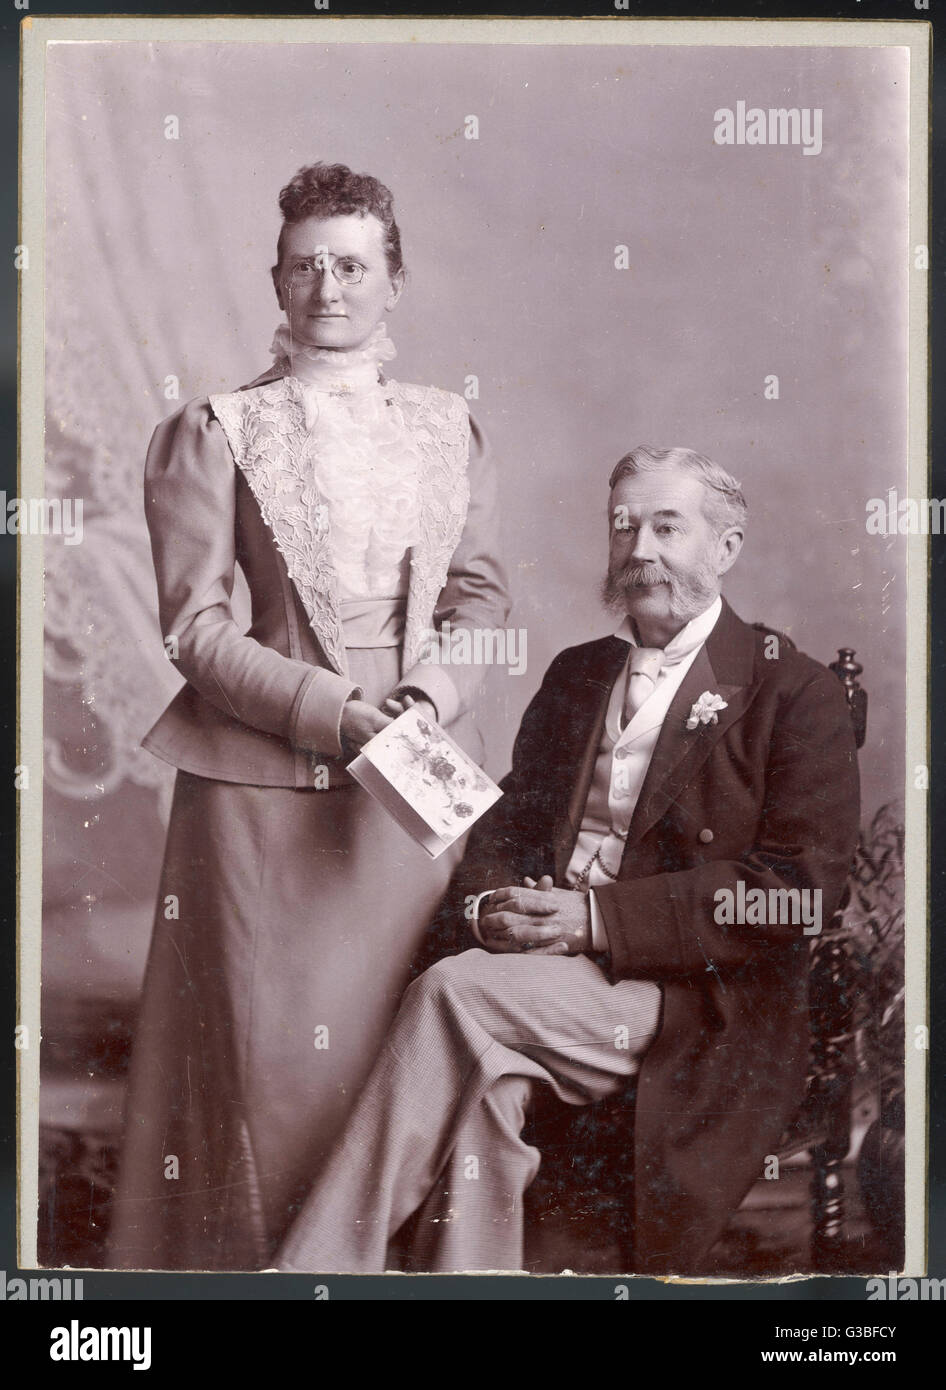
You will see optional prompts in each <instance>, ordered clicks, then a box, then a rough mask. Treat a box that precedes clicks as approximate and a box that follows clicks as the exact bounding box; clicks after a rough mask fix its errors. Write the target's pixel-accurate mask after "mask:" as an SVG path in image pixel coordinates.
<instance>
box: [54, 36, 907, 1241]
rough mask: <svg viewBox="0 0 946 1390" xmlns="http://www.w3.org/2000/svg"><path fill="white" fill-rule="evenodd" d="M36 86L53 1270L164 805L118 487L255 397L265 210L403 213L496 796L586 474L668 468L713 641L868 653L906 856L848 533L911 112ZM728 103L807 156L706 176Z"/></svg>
mask: <svg viewBox="0 0 946 1390" xmlns="http://www.w3.org/2000/svg"><path fill="white" fill-rule="evenodd" d="M47 82H48V109H47V125H46V188H47V221H46V258H47V276H48V281H47V301H46V309H47V320H46V334H47V381H46V390H47V427H46V430H47V432H46V441H47V462H46V468H47V474H46V491H47V495H58V496H62V497H78V498H81V499H82V500H83V504H84V527H83V538H82V542H81V544H77V545H71V546H70V545H65V544H63V541H62V539H61V538H58V537H50V538H49V539H48V541H47V546H46V569H47V578H46V635H47V657H46V674H47V682H46V694H45V701H46V703H45V738H46V768H45V868H44V887H45V915H44V929H43V930H44V937H43V947H44V986H43V1000H44V1054H43V1064H44V1080H43V1085H42V1091H41V1118H42V1126H43V1142H42V1146H41V1150H42V1164H43V1172H42V1174H41V1211H40V1223H41V1231H40V1250H41V1252H43V1253H44V1254H45V1256H46V1257H47V1258H48V1259H49V1261H50V1262H53V1263H61V1262H66V1263H73V1264H75V1263H83V1262H88V1263H94V1262H95V1258H96V1252H97V1250H98V1249H100V1244H99V1242H100V1237H101V1235H102V1233H103V1231H104V1226H105V1223H106V1222H107V1215H108V1192H109V1187H110V1182H111V1173H112V1167H113V1163H114V1145H115V1139H116V1136H117V1133H118V1130H119V1127H120V1120H121V1099H122V1078H123V1076H124V1067H125V1061H126V1057H127V1050H128V1040H129V1037H130V1035H131V1032H132V1030H133V1026H134V1010H135V1003H136V998H137V992H138V990H139V987H140V983H141V974H142V970H143V967H144V960H145V953H146V950H147V944H148V939H149V935H150V930H151V922H152V914H153V911H154V895H155V892H156V888H157V882H158V875H159V871H160V864H161V855H162V849H163V837H164V829H165V824H166V816H167V811H168V799H169V792H170V787H171V784H172V780H173V769H172V768H170V767H169V766H166V765H165V764H163V763H161V762H159V761H157V760H156V759H155V758H153V757H152V756H151V755H149V754H148V753H145V752H143V751H142V750H141V749H140V748H139V747H138V744H139V741H140V739H141V737H142V736H143V734H144V733H145V732H146V730H147V729H148V728H149V727H150V725H151V724H152V723H153V722H154V720H155V719H156V718H157V716H158V715H159V713H160V712H161V710H162V709H163V708H164V707H165V705H166V704H167V702H168V701H169V700H170V698H171V697H172V696H173V694H174V693H175V691H176V690H177V688H178V686H179V684H180V678H179V676H177V674H176V673H175V671H174V668H173V664H172V663H171V662H169V661H168V660H167V659H166V658H165V654H164V648H163V645H162V640H161V634H160V632H159V628H158V623H157V611H156V591H155V584H154V578H153V573H152V569H151V558H150V550H149V543H148V537H147V532H146V529H145V523H144V514H143V505H142V477H143V467H144V458H145V451H146V448H147V444H148V441H149V438H150V436H151V432H152V430H153V428H154V426H155V425H156V423H157V422H158V420H160V419H161V418H162V417H164V416H165V415H168V414H170V413H172V412H173V411H175V410H176V409H178V407H179V405H180V404H182V403H183V402H185V401H186V400H188V399H190V398H192V397H194V396H199V395H206V394H208V393H209V392H213V391H228V390H233V389H235V388H236V387H238V386H239V385H241V384H243V383H245V382H247V381H249V380H251V379H252V378H253V377H255V376H256V375H258V374H259V373H260V372H261V371H263V370H264V369H265V368H266V367H267V366H268V365H269V363H270V361H271V354H270V352H269V346H270V342H271V340H272V337H273V332H274V329H275V328H276V326H277V323H278V322H280V320H281V317H282V316H281V314H280V312H279V310H278V308H277V305H276V302H275V298H274V295H273V290H272V285H271V282H270V276H269V268H270V266H271V265H272V264H273V261H274V259H275V241H276V235H277V232H278V228H279V214H278V208H277V196H278V193H279V190H280V188H281V187H282V186H283V185H284V184H285V183H286V182H288V180H289V178H290V177H291V176H292V174H293V173H294V172H295V171H296V170H297V169H298V168H299V167H300V166H301V165H303V164H307V163H310V162H312V161H313V160H317V159H321V160H326V161H330V162H334V161H340V162H343V163H346V164H349V165H350V166H351V167H352V168H353V169H355V170H358V171H366V172H370V173H373V174H375V175H376V176H378V177H379V178H380V179H382V180H383V182H385V183H386V184H387V185H388V186H389V187H390V189H391V190H392V192H393V194H394V198H395V208H396V214H397V217H398V221H399V224H400V227H401V232H402V236H403V242H404V252H405V259H406V264H407V266H408V273H409V280H408V286H407V289H406V291H405V294H404V296H403V297H402V299H401V302H400V304H399V306H398V308H397V310H396V311H395V312H394V314H392V315H391V316H390V318H389V320H388V328H389V332H390V335H391V337H392V339H393V341H394V343H395V345H396V347H397V349H398V355H397V358H396V359H395V360H394V361H393V362H391V363H389V364H388V365H387V368H386V370H387V371H388V374H389V375H391V376H393V377H395V378H397V379H399V380H403V381H416V382H423V383H430V384H435V385H438V386H441V387H444V388H447V389H450V390H453V391H457V392H459V393H460V394H465V395H466V396H467V398H468V399H469V403H470V408H471V411H472V412H473V414H474V415H475V417H476V419H477V420H478V422H479V423H480V425H481V426H482V428H483V430H484V431H485V433H486V436H487V438H488V440H489V443H490V445H491V448H492V450H493V452H494V454H495V456H496V458H497V459H498V461H499V466H500V478H501V488H502V502H503V506H502V513H503V516H504V520H505V534H504V536H503V538H502V544H503V553H504V557H505V560H506V563H507V567H508V571H509V576H510V582H511V587H512V592H513V598H514V604H515V606H514V608H513V611H512V614H511V616H510V619H509V622H510V626H511V627H512V628H513V629H515V631H516V633H517V643H518V649H517V658H516V663H515V665H516V670H515V672H510V671H509V670H508V669H507V668H506V667H497V668H496V669H495V670H494V671H492V672H491V673H490V678H489V682H488V686H487V690H486V693H485V695H484V696H483V698H482V700H481V702H480V706H479V710H478V718H479V722H480V725H481V728H482V730H483V733H484V737H485V739H486V744H487V750H488V759H487V770H488V771H489V772H490V773H491V774H492V775H493V776H494V777H499V776H501V775H502V774H503V773H504V772H505V771H506V768H507V766H508V757H509V751H510V748H511V744H512V739H513V736H514V734H515V731H516V728H517V725H518V721H519V718H520V716H521V714H522V711H523V709H524V708H525V706H526V704H527V702H528V700H529V699H530V698H531V696H532V695H533V694H534V693H535V691H536V689H537V688H538V685H539V683H540V681H541V678H542V675H543V673H544V671H545V668H546V667H547V665H548V663H549V661H550V660H551V658H552V656H553V655H554V654H555V652H557V651H558V650H560V649H561V648H562V647H564V646H567V645H570V644H572V643H575V642H578V641H584V640H586V639H588V638H590V637H593V636H599V635H601V634H603V633H605V632H607V631H609V630H612V629H613V627H614V625H615V624H614V622H613V621H612V619H611V618H610V617H609V616H608V615H607V614H606V613H605V612H604V610H603V609H602V608H601V606H600V603H599V601H598V598H597V588H598V584H599V581H600V579H601V577H602V574H603V570H604V566H605V559H606V542H607V532H606V521H605V503H606V480H607V477H608V473H609V471H610V469H611V467H612V465H613V463H614V462H615V461H616V460H617V458H618V457H619V456H620V455H621V454H623V453H624V452H626V451H627V450H628V449H630V448H631V447H633V446H634V445H636V444H639V443H648V444H652V445H654V446H657V447H666V446H670V445H686V446H689V447H692V448H694V449H696V450H698V451H700V452H702V453H705V454H708V455H709V456H710V457H712V458H714V459H716V460H717V461H718V462H720V463H721V464H722V465H723V466H724V467H726V468H727V469H729V470H730V471H731V472H733V473H734V474H735V475H736V477H737V478H739V479H740V480H741V481H742V482H743V484H744V488H745V491H746V494H747V497H748V501H749V508H750V525H749V531H748V536H747V543H746V546H745V549H744V551H743V554H742V556H741V558H740V560H739V561H738V563H737V565H736V567H735V569H734V570H733V572H732V574H731V575H730V576H729V577H728V579H727V582H726V584H725V586H724V592H725V593H726V595H727V597H728V598H729V600H730V602H731V603H732V605H733V607H734V608H735V610H736V612H737V613H739V615H740V616H741V617H743V618H745V619H746V620H748V621H756V620H765V621H766V622H767V623H769V624H771V625H773V626H775V627H776V628H778V629H780V630H782V631H783V632H785V633H787V634H789V635H790V636H791V638H792V640H793V641H794V642H795V643H796V644H797V645H798V646H799V647H801V648H802V649H803V650H805V651H807V652H808V653H809V654H810V655H812V656H814V657H816V658H817V659H818V660H820V661H822V662H824V663H828V662H830V661H832V660H834V659H835V658H836V656H837V651H838V648H839V647H851V648H854V649H855V651H856V654H857V660H858V661H859V662H860V663H862V665H863V667H864V674H863V677H862V681H863V684H864V686H865V688H866V689H867V691H868V693H869V697H870V717H869V724H868V735H867V742H866V745H865V747H864V749H863V751H862V754H861V776H862V784H863V820H864V824H865V827H869V826H870V824H871V822H872V820H873V818H874V817H875V815H876V814H877V812H878V811H879V810H880V809H881V808H887V811H886V813H885V814H886V815H887V817H888V822H889V823H891V824H894V825H895V824H896V823H897V821H898V815H899V816H900V817H902V807H900V809H899V811H898V806H899V805H900V802H901V799H902V795H903V785H904V775H905V768H904V747H903V721H904V660H905V655H904V618H905V603H906V593H905V568H904V559H905V553H904V545H905V542H904V541H903V540H902V539H900V538H897V537H884V536H873V535H870V534H868V532H867V530H866V526H865V515H866V507H867V503H868V500H869V499H870V498H872V497H879V496H885V495H886V493H887V490H888V489H890V488H896V489H899V491H900V493H901V494H905V493H906V490H907V488H906V456H907V433H906V351H907V341H906V285H907V274H908V266H909V260H908V255H907V249H908V248H907V220H906V213H907V203H906V196H907V188H906V174H907V157H906V152H907V98H908V90H907V55H906V51H905V50H901V49H895V48H892V49H863V50H853V49H821V50H815V49H803V48H797V49H794V48H785V49H780V50H777V49H773V50H762V49H748V48H746V49H739V48H704V49H697V48H684V47H673V48H671V47H649V48H632V47H620V48H611V47H606V46H601V47H595V46H592V47H582V48H569V47H564V46H563V47H554V48H553V47H533V46H525V45H523V46H492V45H485V44H484V45H474V46H464V47H462V48H450V47H448V46H443V45H424V44H415V45H407V44H406V45H396V46H389V45H374V44H363V45H346V46H344V47H342V46H332V45H322V44H314V43H313V44H282V45H281V44H276V43H256V44H248V43H231V44H222V43H221V44H208V43H175V42H167V43H154V44H148V43H137V42H124V43H98V42H93V43H76V44H73V43H59V44H56V45H54V46H52V48H51V49H50V51H49V57H48V64H47ZM739 103H745V104H746V106H747V107H753V106H759V107H763V108H769V107H798V108H806V109H809V110H814V109H817V110H818V111H820V112H821V113H822V116H821V141H820V144H821V148H820V149H819V150H818V151H817V152H814V151H812V152H811V153H807V154H806V153H805V151H804V148H803V146H802V145H800V144H796V145H790V144H789V145H762V146H752V145H747V144H731V145H721V144H719V143H717V142H716V141H715V140H714V131H715V130H716V129H717V124H718V123H717V120H716V119H715V113H717V112H718V111H720V110H722V109H726V110H731V111H733V112H734V113H736V112H737V108H738V105H739ZM521 634H524V639H523V636H522V635H521ZM523 640H524V641H525V647H523V646H522V642H523ZM523 656H524V657H525V660H524V661H523ZM891 817H892V820H891ZM90 1194H91V1196H90ZM77 1209H81V1210H78V1214H77ZM90 1212H91V1213H92V1216H91V1218H90ZM80 1257H81V1258H80Z"/></svg>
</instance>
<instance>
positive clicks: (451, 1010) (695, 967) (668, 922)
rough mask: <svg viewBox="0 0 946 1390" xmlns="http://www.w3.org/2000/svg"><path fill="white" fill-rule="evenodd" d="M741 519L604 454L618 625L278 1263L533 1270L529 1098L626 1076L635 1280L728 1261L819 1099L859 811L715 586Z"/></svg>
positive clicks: (540, 747)
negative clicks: (526, 1265)
mask: <svg viewBox="0 0 946 1390" xmlns="http://www.w3.org/2000/svg"><path fill="white" fill-rule="evenodd" d="M745 518H746V506H745V501H744V498H743V495H742V492H741V489H740V487H739V485H738V484H737V483H736V482H735V481H734V479H733V478H731V477H730V475H729V474H728V473H726V472H725V471H724V470H723V469H722V468H720V467H719V466H718V465H716V464H714V463H712V462H711V461H710V460H708V459H706V458H704V457H702V456H701V455H699V454H695V453H693V452H692V451H690V450H686V449H668V450H659V451H658V450H651V449H648V448H638V449H635V450H634V451H633V452H631V453H630V454H628V455H627V456H626V457H625V458H623V459H622V460H621V461H620V462H619V463H618V465H617V467H616V468H615V469H614V471H613V473H612V475H611V479H610V502H609V528H610V529H609V536H610V539H609V564H608V574H607V579H606V581H605V584H604V587H603V597H604V599H605V601H606V603H607V604H608V606H609V607H612V608H615V609H619V610H620V611H621V612H622V614H623V618H622V621H621V624H620V626H619V628H618V630H617V632H616V633H615V634H614V635H613V636H611V637H605V638H601V639H598V640H596V641H592V642H588V643H585V644H584V645H581V646H577V647H571V648H569V649H568V650H566V651H564V652H562V653H560V654H559V656H557V657H556V658H555V660H554V661H553V662H552V665H551V666H550V667H549V670H548V672H547V674H546V676H545V679H544V681H543V683H542V686H541V689H540V690H539V692H538V694H537V695H536V696H535V698H534V699H533V701H532V703H531V704H530V705H529V708H528V709H527V710H526V713H525V715H524V717H523V720H522V725H521V727H520V730H519V734H518V737H517V739H516V744H515V749H514V752H513V766H512V771H511V772H510V773H509V775H508V776H507V777H506V779H505V781H504V782H503V784H502V785H503V790H504V792H505V795H504V797H503V799H502V800H501V801H500V802H499V803H497V805H496V806H495V807H494V808H493V809H492V810H491V811H490V812H489V813H488V814H487V815H486V816H485V817H484V818H483V820H482V821H481V822H480V823H479V825H478V826H477V827H476V828H475V829H474V831H473V832H472V834H471V837H470V844H469V846H468V851H467V854H466V857H465V859H464V861H463V864H462V865H461V867H460V869H459V871H458V875H457V878H456V880H455V882H454V885H453V890H452V895H451V898H450V901H451V903H453V904H455V905H456V907H455V913H456V915H457V916H458V917H459V918H460V920H461V921H462V920H463V919H464V917H465V918H466V919H467V921H468V924H469V929H470V930H471V931H472V933H473V937H475V940H476V941H477V942H478V943H479V946H478V947H474V949H470V950H464V951H463V952H462V953H460V954H455V955H452V956H449V957H447V958H445V959H442V960H439V961H438V962H437V963H435V964H434V965H433V966H432V967H431V968H430V969H428V970H426V971H425V972H424V973H423V974H422V975H420V977H419V978H418V979H417V980H415V982H414V983H413V984H412V985H411V987H410V988H409V990H408V991H407V994H406V995H405V998H404V1000H403V1003H402V1005H401V1009H400V1012H399V1014H398V1017H397V1019H396V1021H395V1024H394V1026H393V1029H392V1031H391V1033H390V1035H389V1040H388V1043H387V1046H386V1048H385V1050H384V1052H383V1053H382V1055H381V1057H380V1059H379V1061H378V1063H377V1065H376V1067H375V1069H374V1071H373V1073H372V1075H371V1077H370V1079H369V1081H368V1083H367V1085H366V1087H365V1090H364V1092H363V1094H362V1096H361V1098H360V1100H359V1103H358V1104H357V1106H356V1107H355V1110H354V1113H353V1116H352V1119H351V1122H350V1124H349V1126H348V1128H347V1131H346V1133H345V1134H344V1136H343V1138H342V1140H341V1142H340V1144H339V1146H338V1147H337V1149H336V1150H335V1152H334V1155H333V1156H332V1158H331V1160H330V1161H329V1163H328V1164H327V1166H326V1168H325V1169H324V1171H323V1172H322V1173H321V1174H320V1175H319V1177H318V1180H317V1182H316V1184H315V1186H314V1188H313V1190H312V1192H311V1194H310V1196H309V1197H308V1199H307V1201H306V1204H305V1206H304V1207H303V1209H302V1211H301V1213H300V1215H299V1217H298V1219H297V1221H296V1223H295V1224H294V1226H293V1228H292V1229H291V1231H290V1233H289V1236H288V1238H287V1240H286V1242H285V1243H284V1245H283V1247H282V1249H281V1250H280V1252H279V1254H278V1256H277V1260H276V1264H277V1266H278V1267H279V1268H280V1269H297V1270H317V1271H325V1272H329V1271H334V1272H340V1271H349V1272H369V1271H380V1270H383V1269H385V1268H388V1267H390V1263H389V1255H388V1246H389V1242H390V1241H391V1240H392V1239H393V1237H394V1236H395V1234H396V1233H397V1232H398V1230H399V1228H401V1227H402V1226H403V1225H404V1223H405V1222H407V1221H408V1218H413V1219H412V1220H411V1221H410V1224H409V1227H407V1228H406V1229H407V1230H409V1232H410V1244H409V1249H408V1254H407V1258H408V1268H411V1269H420V1270H423V1269H426V1270H429V1271H446V1270H482V1269H519V1268H521V1267H522V1241H523V1223H522V1198H523V1193H524V1191H525V1189H526V1187H527V1186H528V1184H529V1183H530V1182H531V1181H532V1179H533V1178H534V1176H535V1174H536V1172H537V1170H538V1167H539V1163H540V1155H539V1153H538V1152H537V1151H536V1150H535V1149H534V1148H532V1147H530V1146H529V1145H528V1144H526V1143H525V1142H524V1141H523V1138H522V1136H521V1130H522V1128H523V1124H524V1119H525V1112H526V1108H527V1106H528V1104H529V1100H530V1097H531V1095H532V1092H533V1088H534V1087H535V1086H536V1085H537V1084H538V1083H542V1084H544V1085H545V1086H547V1087H550V1088H551V1089H552V1090H553V1091H554V1092H555V1093H556V1094H557V1095H558V1096H559V1097H560V1098H561V1099H562V1100H563V1101H565V1102H567V1103H569V1104H571V1105H584V1104H588V1103H590V1102H592V1101H594V1100H597V1099H600V1098H603V1097H605V1096H608V1095H612V1094H615V1093H617V1092H618V1091H620V1090H622V1089H623V1088H624V1087H626V1085H627V1082H628V1079H629V1078H630V1077H632V1076H635V1075H636V1077H637V1087H636V1100H635V1109H634V1149H633V1151H634V1206H635V1210H634V1268H635V1270H637V1271H639V1272H646V1273H654V1274H668V1273H673V1272H676V1273H681V1274H693V1273H705V1272H709V1271H711V1269H712V1262H711V1260H710V1258H709V1251H710V1249H711V1247H712V1245H713V1244H714V1242H715V1241H716V1239H717V1237H718V1236H719V1235H720V1234H721V1232H722V1230H723V1228H724V1226H725V1223H726V1220H727V1218H728V1216H729V1215H730V1213H731V1212H732V1211H734V1210H735V1209H736V1207H738V1205H739V1203H740V1201H741V1199H742V1197H743V1196H744V1194H745V1192H746V1191H747V1189H748V1188H749V1186H750V1185H751V1183H752V1182H753V1180H754V1179H755V1178H756V1177H757V1176H758V1175H759V1174H760V1172H761V1170H762V1166H763V1163H764V1160H765V1157H766V1155H767V1154H768V1153H770V1152H771V1150H772V1148H773V1146H774V1145H775V1144H776V1143H777V1141H778V1138H779V1135H780V1133H781V1131H782V1130H783V1128H784V1126H785V1125H786V1123H788V1122H789V1121H790V1120H791V1118H792V1116H793V1114H794V1112H795V1111H796V1109H797V1107H798V1106H799V1104H800V1101H801V1098H802V1094H803V1089H804V1080H805V1074H806V1062H807V1038H808V1021H807V968H808V949H807V945H808V943H807V940H806V936H807V935H809V934H811V932H812V930H816V929H817V927H815V928H812V927H811V926H810V925H809V926H805V925H803V924H802V923H803V921H804V922H808V923H810V922H813V921H815V914H814V912H812V911H810V910H809V912H808V914H807V916H805V917H802V916H801V915H800V913H799V910H798V905H799V902H800V901H801V900H802V899H804V901H805V903H806V904H808V906H809V909H810V907H811V905H812V904H814V903H817V904H818V916H817V921H818V922H820V921H821V920H822V919H824V920H827V919H828V917H829V915H830V913H831V912H832V911H833V909H834V907H835V905H836V903H837V901H838V898H839V896H840V893H841V890H842V886H843V883H844V879H845V875H846V873H847V869H848V865H849V863H850V858H851V854H852V852H853V849H854V845H855V841H856V837H857V826H858V780H857V767H856V759H855V748H854V739H853V734H852V729H851V721H850V718H849V715H848V710H847V706H846V703H845V700H844V697H843V692H842V689H841V685H840V682H839V681H838V680H837V679H836V678H835V676H834V675H832V674H831V672H829V671H827V670H826V669H825V668H824V667H823V666H821V665H819V664H818V663H817V662H815V661H813V660H811V659H810V658H809V657H807V656H803V655H801V654H800V653H799V652H797V651H795V650H794V649H793V648H792V647H791V646H790V644H788V643H787V642H786V641H785V640H784V639H783V640H780V639H779V637H778V635H777V634H774V633H770V632H766V631H764V630H757V629H755V628H753V627H750V626H748V625H747V624H746V623H744V622H742V621H741V620H740V619H739V618H738V617H737V616H736V615H735V613H734V612H733V611H732V609H731V608H730V607H729V606H728V604H727V603H726V602H725V601H724V600H723V599H722V598H721V596H720V592H719V589H720V581H721V578H722V576H723V575H724V574H725V573H726V572H727V570H729V568H730V567H731V566H732V564H733V563H734V561H735V560H736V558H737V556H738V554H739V551H740V548H741V545H742V540H743V534H744V527H745ZM758 890H762V891H761V893H760V892H759V891H758ZM772 890H775V891H772ZM747 902H751V903H752V904H753V910H752V911H747V910H745V904H746V903H747ZM760 904H761V906H760ZM464 905H465V911H464ZM470 944H471V945H472V944H473V939H472V938H471V939H470Z"/></svg>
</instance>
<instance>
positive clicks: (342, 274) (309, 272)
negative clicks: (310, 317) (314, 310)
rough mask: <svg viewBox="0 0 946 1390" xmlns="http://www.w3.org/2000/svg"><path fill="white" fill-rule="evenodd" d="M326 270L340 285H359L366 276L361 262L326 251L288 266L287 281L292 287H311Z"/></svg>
mask: <svg viewBox="0 0 946 1390" xmlns="http://www.w3.org/2000/svg"><path fill="white" fill-rule="evenodd" d="M326 270H330V271H331V272H332V274H333V275H334V276H335V279H336V280H337V281H338V283H339V284H340V285H360V284H361V282H362V280H363V279H364V278H365V275H366V274H367V272H366V270H365V267H364V266H363V265H362V264H361V262H360V261H354V260H352V259H351V257H350V256H331V255H329V253H328V252H327V251H318V252H317V253H316V254H315V255H314V256H306V257H305V259H304V260H301V261H296V262H295V264H294V265H292V266H290V268H289V279H290V281H291V282H292V283H293V284H294V285H311V284H312V283H313V282H314V280H315V279H316V277H317V276H321V275H322V274H323V272H324V271H326Z"/></svg>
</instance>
